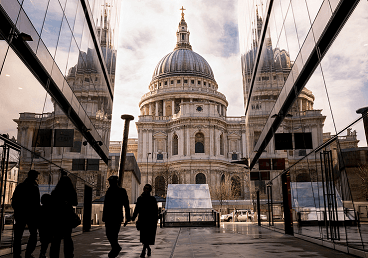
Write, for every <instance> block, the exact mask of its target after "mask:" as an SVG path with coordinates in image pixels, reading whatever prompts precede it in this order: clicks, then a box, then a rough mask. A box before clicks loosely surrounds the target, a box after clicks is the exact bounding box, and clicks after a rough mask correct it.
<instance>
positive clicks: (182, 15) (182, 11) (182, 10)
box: [179, 6, 186, 20]
mask: <svg viewBox="0 0 368 258" xmlns="http://www.w3.org/2000/svg"><path fill="white" fill-rule="evenodd" d="M179 10H181V19H182V20H184V10H186V9H184V7H183V6H182V7H181V9H179Z"/></svg>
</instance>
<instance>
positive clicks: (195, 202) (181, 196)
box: [165, 184, 212, 210]
mask: <svg viewBox="0 0 368 258" xmlns="http://www.w3.org/2000/svg"><path fill="white" fill-rule="evenodd" d="M165 209H166V210H168V209H212V203H211V196H210V191H209V188H208V185H206V184H195V185H176V184H175V185H172V184H169V185H168V188H167V195H166V207H165Z"/></svg>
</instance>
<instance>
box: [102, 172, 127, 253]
mask: <svg viewBox="0 0 368 258" xmlns="http://www.w3.org/2000/svg"><path fill="white" fill-rule="evenodd" d="M108 180H109V184H110V187H109V189H108V190H107V192H106V195H105V201H104V208H103V214H102V221H103V222H105V228H106V237H107V239H108V240H109V242H110V244H111V251H110V252H109V255H108V257H109V258H113V257H117V256H118V254H119V252H120V251H121V247H120V245H119V242H118V235H119V231H120V227H121V223H122V222H123V221H124V215H123V206H124V209H125V217H126V222H125V224H124V226H125V225H126V223H127V222H129V221H130V208H129V200H128V195H127V192H126V190H125V189H124V188H122V187H120V186H119V185H118V177H117V176H110V177H109V179H108Z"/></svg>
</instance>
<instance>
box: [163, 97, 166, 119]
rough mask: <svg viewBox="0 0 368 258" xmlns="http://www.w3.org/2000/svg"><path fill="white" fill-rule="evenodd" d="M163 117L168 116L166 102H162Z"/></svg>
mask: <svg viewBox="0 0 368 258" xmlns="http://www.w3.org/2000/svg"><path fill="white" fill-rule="evenodd" d="M162 115H163V116H166V101H165V100H163V101H162Z"/></svg>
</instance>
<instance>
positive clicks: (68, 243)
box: [50, 175, 78, 258]
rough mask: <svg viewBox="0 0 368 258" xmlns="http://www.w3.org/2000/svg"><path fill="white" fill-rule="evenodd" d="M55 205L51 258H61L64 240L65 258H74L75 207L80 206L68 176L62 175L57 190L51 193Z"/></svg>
mask: <svg viewBox="0 0 368 258" xmlns="http://www.w3.org/2000/svg"><path fill="white" fill-rule="evenodd" d="M51 201H52V205H53V222H52V224H53V225H52V228H53V230H54V234H53V235H54V236H53V239H52V241H51V247H50V257H51V258H59V255H60V244H61V240H62V239H63V240H64V257H65V258H73V257H74V244H73V240H72V228H73V227H72V222H71V220H72V217H73V215H74V209H73V206H77V205H78V198H77V192H76V191H75V189H74V186H73V183H72V180H71V179H70V178H69V177H68V176H67V175H62V176H61V178H60V180H59V182H58V183H57V185H56V186H55V189H54V190H53V191H52V192H51Z"/></svg>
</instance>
